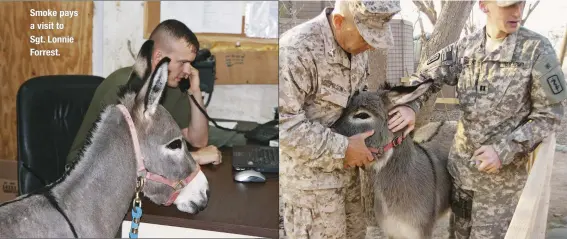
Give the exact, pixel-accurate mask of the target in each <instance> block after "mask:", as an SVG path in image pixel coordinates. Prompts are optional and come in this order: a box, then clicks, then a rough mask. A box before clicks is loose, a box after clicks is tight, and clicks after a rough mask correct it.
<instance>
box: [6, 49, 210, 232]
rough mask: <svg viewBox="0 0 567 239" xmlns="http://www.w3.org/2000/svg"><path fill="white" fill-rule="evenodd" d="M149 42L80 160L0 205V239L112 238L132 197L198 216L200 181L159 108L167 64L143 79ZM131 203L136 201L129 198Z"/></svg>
mask: <svg viewBox="0 0 567 239" xmlns="http://www.w3.org/2000/svg"><path fill="white" fill-rule="evenodd" d="M152 48H153V41H147V42H145V43H144V44H143V46H142V48H141V50H140V52H139V54H138V57H137V60H136V63H135V67H134V71H135V73H136V74H137V75H138V76H141V77H142V79H143V80H145V81H144V84H143V85H141V89H139V90H135V89H132V88H125V89H123V91H122V92H121V93H120V95H119V96H120V100H119V104H117V105H110V106H108V107H106V108H105V109H104V110H103V111H102V113H101V115H100V116H99V121H98V122H97V123H96V126H95V128H94V129H93V131H92V132H91V137H90V138H89V139H90V140H89V141H90V143H88V144H87V145H86V146H85V148H84V151H83V153H82V154H81V156H80V159H79V160H78V161H77V162H76V163H75V164H74V165H73V166H71V169H69V170H68V171H67V172H66V173H65V175H64V176H63V177H62V178H60V179H59V180H57V181H56V182H54V183H52V184H50V185H48V186H46V187H45V188H43V189H42V190H39V191H37V192H34V193H30V194H27V195H22V196H20V197H18V198H16V199H15V200H13V201H10V202H6V203H4V204H2V205H1V206H0V236H1V237H9V238H16V237H27V238H31V237H48V238H52V237H53V238H54V237H58V238H69V237H93V238H103V237H104V238H110V237H114V236H115V235H116V233H117V232H118V229H119V227H120V225H121V223H122V220H123V218H124V216H125V215H126V213H128V208H129V206H130V205H132V204H134V205H138V206H141V205H140V201H137V202H136V200H134V202H132V199H133V198H134V195H136V196H138V195H139V193H143V195H144V196H145V197H147V198H149V199H150V200H151V201H152V202H153V203H156V204H163V205H166V206H167V205H171V204H175V205H176V206H177V208H178V209H179V210H180V211H184V212H187V213H191V214H194V213H198V212H199V211H202V210H204V208H205V207H206V206H207V203H208V198H209V186H208V181H207V178H206V177H205V175H204V174H203V172H202V171H200V168H199V165H198V164H197V162H196V161H195V160H194V159H193V158H192V157H191V156H190V154H189V151H188V148H187V145H186V144H185V143H184V141H183V137H182V133H181V129H180V128H179V127H178V126H177V124H176V123H175V121H174V120H173V118H172V116H171V115H170V114H169V112H168V111H167V110H166V109H165V108H163V106H161V105H160V104H159V100H160V98H161V96H162V94H163V91H164V88H165V87H166V81H167V77H168V64H169V61H170V60H169V59H168V58H164V59H163V60H161V61H160V62H159V63H158V65H157V66H156V70H155V71H154V72H153V73H151V75H150V68H149V67H150V64H151V62H150V56H151V52H152ZM136 199H137V200H139V198H138V197H136Z"/></svg>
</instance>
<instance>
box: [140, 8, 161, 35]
mask: <svg viewBox="0 0 567 239" xmlns="http://www.w3.org/2000/svg"><path fill="white" fill-rule="evenodd" d="M160 22H161V21H160V2H159V1H145V2H144V38H145V39H149V38H150V35H151V34H152V31H153V30H154V28H156V27H157V25H159V23H160Z"/></svg>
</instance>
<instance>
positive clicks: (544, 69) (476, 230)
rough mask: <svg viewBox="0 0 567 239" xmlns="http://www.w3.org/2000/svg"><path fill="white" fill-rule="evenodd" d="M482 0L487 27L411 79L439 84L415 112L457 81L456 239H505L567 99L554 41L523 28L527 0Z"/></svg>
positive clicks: (418, 102) (454, 156)
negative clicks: (531, 159)
mask: <svg viewBox="0 0 567 239" xmlns="http://www.w3.org/2000/svg"><path fill="white" fill-rule="evenodd" d="M479 5H480V8H481V9H482V10H483V12H485V13H486V14H487V16H488V18H487V25H486V26H485V27H484V28H482V29H480V30H479V31H478V32H476V33H474V34H472V35H470V36H467V37H464V38H463V39H461V40H459V41H457V42H456V43H453V44H451V45H449V46H447V47H445V48H444V49H442V50H441V51H439V52H438V53H436V54H434V55H433V56H431V57H430V58H429V59H428V60H427V62H424V63H422V69H421V70H420V71H419V72H418V73H417V74H414V76H413V77H412V78H413V79H412V80H415V82H423V81H425V80H429V79H432V80H434V82H435V83H434V84H433V85H432V86H431V88H430V89H429V92H427V93H425V94H424V95H422V97H421V98H419V99H417V100H415V101H414V102H412V103H411V105H412V106H413V108H414V109H415V110H416V111H417V110H419V108H420V107H421V106H422V104H423V102H425V101H426V100H427V99H428V98H429V96H430V95H431V94H432V93H434V92H438V91H439V90H440V89H441V86H442V84H443V83H445V84H448V85H456V86H457V93H458V99H459V109H460V110H461V112H462V117H461V119H460V120H459V121H458V127H457V133H456V134H455V137H454V142H453V145H452V148H451V152H450V155H449V164H448V169H449V172H450V173H451V175H452V176H453V179H454V187H453V193H452V211H453V212H452V214H451V228H450V231H451V237H452V238H504V236H505V234H506V231H507V229H508V226H509V224H510V221H511V219H512V216H513V214H514V211H515V208H516V205H517V203H518V200H519V197H520V194H521V192H522V189H523V187H524V185H525V182H526V179H527V176H528V173H527V170H526V169H525V164H526V162H527V158H528V157H527V156H528V154H529V152H530V151H533V149H534V148H535V147H537V145H538V144H539V143H540V142H541V141H542V140H543V138H544V137H546V136H549V135H550V133H552V132H553V131H554V130H556V127H557V126H558V125H559V123H560V120H561V117H562V116H563V107H562V105H561V101H562V100H564V99H565V98H566V96H567V89H565V79H564V75H563V72H562V71H561V69H560V65H559V61H558V58H557V56H556V54H555V52H554V50H553V47H552V45H551V44H550V42H549V40H548V39H547V38H545V37H544V36H542V35H540V34H537V33H535V32H533V31H530V30H528V29H526V28H523V27H520V21H521V17H522V12H523V8H524V5H525V2H523V1H491V2H486V1H480V4H479ZM402 117H404V116H402ZM401 125H403V124H401Z"/></svg>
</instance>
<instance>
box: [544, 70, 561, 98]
mask: <svg viewBox="0 0 567 239" xmlns="http://www.w3.org/2000/svg"><path fill="white" fill-rule="evenodd" d="M561 83H562V81H560V80H559V77H558V76H557V75H552V76H550V77H548V78H547V84H549V89H551V93H552V94H554V95H557V94H559V93H561V92H563V89H564V88H563V84H561Z"/></svg>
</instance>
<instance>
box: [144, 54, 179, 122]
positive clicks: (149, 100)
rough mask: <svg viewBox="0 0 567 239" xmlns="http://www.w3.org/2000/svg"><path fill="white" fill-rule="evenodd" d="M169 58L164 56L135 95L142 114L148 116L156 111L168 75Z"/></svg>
mask: <svg viewBox="0 0 567 239" xmlns="http://www.w3.org/2000/svg"><path fill="white" fill-rule="evenodd" d="M170 61H171V60H170V59H169V58H168V57H164V58H163V59H162V60H161V61H160V62H159V63H158V64H157V66H156V69H155V71H154V72H153V73H152V75H151V76H150V78H149V79H147V80H146V81H145V83H144V86H143V87H142V89H141V90H140V92H138V94H137V95H136V102H137V103H138V104H137V105H138V106H140V107H141V106H143V107H144V108H143V113H144V116H146V117H150V116H151V115H153V114H154V113H155V112H156V109H157V107H158V105H159V101H160V98H161V96H162V94H163V90H164V89H165V85H166V83H167V76H168V66H169V62H170Z"/></svg>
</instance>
